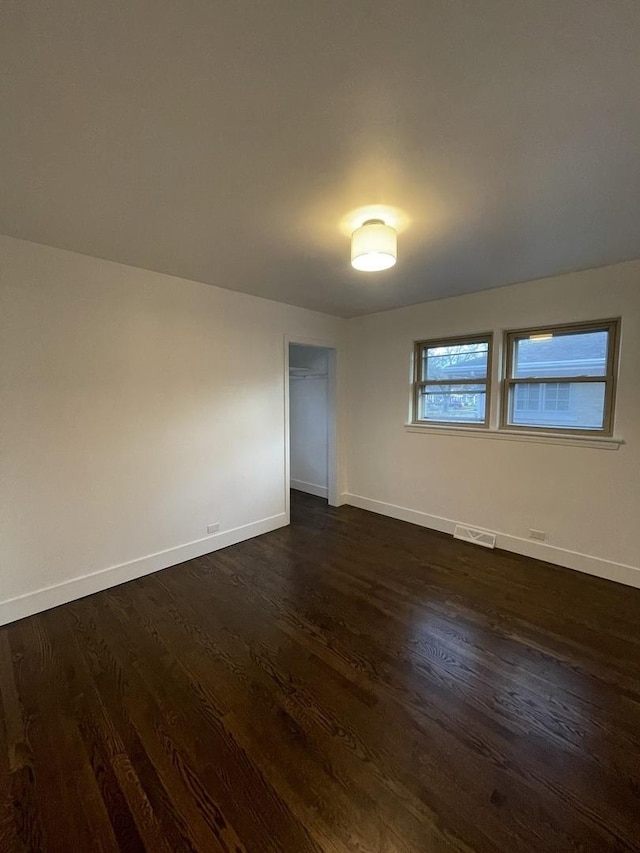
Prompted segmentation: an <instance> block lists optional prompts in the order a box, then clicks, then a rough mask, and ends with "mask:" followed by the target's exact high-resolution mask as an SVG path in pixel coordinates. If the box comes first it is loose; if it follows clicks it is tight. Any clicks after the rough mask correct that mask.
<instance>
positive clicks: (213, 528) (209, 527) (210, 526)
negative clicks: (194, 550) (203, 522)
mask: <svg viewBox="0 0 640 853" xmlns="http://www.w3.org/2000/svg"><path fill="white" fill-rule="evenodd" d="M218 530H220V524H219V523H218V522H217V521H214V522H213V524H207V533H217V531H218Z"/></svg>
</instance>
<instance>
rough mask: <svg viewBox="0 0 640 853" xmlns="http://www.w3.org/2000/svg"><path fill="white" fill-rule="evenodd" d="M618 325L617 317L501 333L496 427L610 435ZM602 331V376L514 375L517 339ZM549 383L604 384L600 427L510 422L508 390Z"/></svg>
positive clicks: (568, 433) (583, 434)
mask: <svg viewBox="0 0 640 853" xmlns="http://www.w3.org/2000/svg"><path fill="white" fill-rule="evenodd" d="M620 325H621V320H620V318H619V317H616V318H613V319H608V320H592V321H588V322H581V323H559V324H558V325H552V326H533V327H530V328H525V329H509V330H507V331H505V332H504V334H503V346H502V350H503V365H502V376H501V385H502V393H501V394H500V423H499V429H500V430H501V431H502V430H504V431H509V432H529V433H532V432H533V433H547V434H549V433H555V434H556V435H576V436H591V437H592V438H597V437H608V436H612V435H613V428H614V416H615V402H616V390H617V388H616V386H617V377H618V362H619V355H620ZM585 331H591V332H603V331H606V332H608V334H609V339H608V343H609V345H608V347H607V366H606V371H605V373H604V375H602V376H573V377H572V376H560V377H558V376H545V377H544V378H540V377H524V378H515V377H513V375H512V372H513V353H514V349H515V347H514V344H515V341H516V340H517V339H518V338H524V337H528V336H530V335H532V334H533V335H546V334H551V335H552V334H554V333H556V332H566V333H569V334H571V333H579V332H585ZM548 382H559V383H567V382H572V383H577V382H588V383H603V382H604V384H605V392H604V411H603V419H602V428H601V429H572V428H571V427H563V426H535V425H531V424H513V423H509V406H510V397H511V389H512V388H513V387H514V386H515V385H524V384H541V385H544V384H546V383H548Z"/></svg>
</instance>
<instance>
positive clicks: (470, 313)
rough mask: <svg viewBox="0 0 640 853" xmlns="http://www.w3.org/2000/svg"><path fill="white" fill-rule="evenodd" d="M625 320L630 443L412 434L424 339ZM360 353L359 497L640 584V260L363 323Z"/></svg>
mask: <svg viewBox="0 0 640 853" xmlns="http://www.w3.org/2000/svg"><path fill="white" fill-rule="evenodd" d="M616 316H622V326H623V327H622V349H621V361H620V377H619V384H618V399H617V415H616V428H615V432H616V435H618V436H620V437H621V438H623V439H624V441H625V444H624V445H623V446H622V447H621V448H620V449H619V450H617V451H612V450H608V451H607V450H601V449H593V448H587V447H584V446H580V447H575V446H561V445H549V444H540V443H525V442H516V441H506V440H491V439H486V438H475V437H468V436H459V435H456V436H448V435H439V434H434V433H433V432H430V433H422V434H416V433H411V432H407V431H406V430H405V428H404V424H405V422H406V421H407V420H408V409H409V397H410V362H411V354H412V342H413V341H414V340H416V339H424V338H429V337H432V336H434V337H435V336H444V335H455V334H459V333H465V332H485V331H487V330H491V329H495V330H496V331H498V332H500V331H501V330H503V329H508V328H518V327H526V326H532V325H536V324H549V323H562V322H571V321H579V320H592V319H602V318H606V317H616ZM499 340H500V335H498V341H499ZM348 357H349V374H350V379H349V389H348V399H349V430H348V447H349V472H348V491H349V493H350V496H349V495H347V496H346V497H345V498H344V499H345V500H346V501H348V502H350V503H355V504H356V505H360V506H365V507H367V508H369V509H374V510H377V511H380V512H384V513H389V514H392V515H397V516H398V517H402V518H406V519H410V520H412V521H416V522H418V523H421V524H425V525H427V526H434V527H438V528H439V529H443V530H451V529H452V522H453V521H462V522H466V523H468V524H471V525H476V526H479V527H482V528H486V529H489V530H493V531H497V532H499V533H501V534H503V535H502V536H501V537H499V539H498V544H499V545H500V546H502V547H506V548H510V549H512V550H516V551H520V552H521V553H529V554H534V555H536V556H539V557H541V558H542V559H548V560H550V561H552V562H557V563H560V564H562V565H568V566H571V567H572V568H580V569H583V570H585V571H593V572H594V573H596V574H604V575H605V576H608V577H615V578H616V579H618V580H622V581H625V582H628V583H634V584H636V583H638V584H639V585H640V583H639V581H638V578H639V577H640V575H638V573H637V571H634V568H635V569H637V568H638V567H640V523H639V522H640V262H638V261H636V262H632V263H625V264H618V265H616V266H611V267H606V268H602V269H597V270H590V271H587V272H581V273H575V274H571V275H565V276H559V277H556V278H550V279H545V280H542V281H536V282H531V283H527V284H520V285H515V286H511V287H505V288H500V289H496V290H491V291H485V292H483V293H477V294H473V295H469V296H462V297H457V298H453V299H445V300H441V301H437V302H430V303H424V304H422V305H416V306H414V307H409V308H402V309H398V310H394V311H389V312H386V313H382V314H374V315H369V316H365V317H361V318H357V319H355V320H352V321H350V322H349V356H348ZM374 378H375V381H373V380H374ZM375 502H378V503H375ZM529 528H536V529H540V530H545V531H547V533H548V544H547V545H537V544H534V543H532V542H530V541H529V540H528V539H527V537H528V531H529ZM572 552H576V553H572ZM592 558H595V559H592ZM625 567H632V568H625Z"/></svg>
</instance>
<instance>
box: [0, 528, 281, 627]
mask: <svg viewBox="0 0 640 853" xmlns="http://www.w3.org/2000/svg"><path fill="white" fill-rule="evenodd" d="M286 524H287V516H286V515H285V513H280V514H278V515H272V516H270V517H269V518H263V519H261V520H260V521H254V522H251V523H250V524H243V525H241V526H240V527H234V528H233V529H231V530H223V531H221V532H220V533H215V534H213V535H212V536H206V537H205V538H204V539H196V540H195V541H193V542H187V543H186V544H185V545H178V546H177V547H175V548H169V549H168V550H166V551H159V552H158V553H156V554H148V555H147V556H146V557H140V558H138V559H137V560H131V562H129V563H121V564H120V565H117V566H109V567H108V568H106V569H101V570H100V571H98V572H93V573H92V574H89V575H82V576H81V577H78V578H73V579H71V580H68V581H64V582H63V583H59V584H55V586H48V587H44V588H43V589H38V590H36V591H35V592H30V593H27V594H26V595H20V596H18V597H16V598H10V599H8V600H7V601H2V602H0V625H6V624H7V623H9V622H15V621H16V620H17V619H23V618H24V617H25V616H31V615H33V614H34V613H40V612H42V611H43V610H49V609H50V608H51V607H57V606H58V605H59V604H66V603H67V602H69V601H75V600H76V599H78V598H83V597H84V596H85V595H92V594H93V593H94V592H100V591H101V590H103V589H108V588H109V587H112V586H117V585H118V584H121V583H125V581H130V580H135V578H140V577H142V576H143V575H148V574H151V573H152V572H157V571H159V570H160V569H167V568H169V566H175V565H177V564H178V563H184V562H185V561H186V560H193V559H194V557H201V556H202V555H203V554H210V553H211V552H212V551H218V550H220V548H227V547H228V546H229V545H236V544H237V543H238V542H244V540H245V539H252V538H253V537H254V536H260V535H261V534H263V533H269V532H270V531H271V530H276V529H277V528H278V527H284V526H285V525H286Z"/></svg>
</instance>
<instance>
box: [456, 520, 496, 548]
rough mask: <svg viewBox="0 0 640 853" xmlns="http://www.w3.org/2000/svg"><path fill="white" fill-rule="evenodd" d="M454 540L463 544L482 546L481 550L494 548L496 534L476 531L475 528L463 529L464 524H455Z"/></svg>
mask: <svg viewBox="0 0 640 853" xmlns="http://www.w3.org/2000/svg"><path fill="white" fill-rule="evenodd" d="M453 538H454V539H463V540H464V541H465V542H473V543H474V545H482V547H483V548H495V547H496V534H495V533H487V531H486V530H476V528H475V527H465V525H464V524H456V526H455V530H454V531H453Z"/></svg>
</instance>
